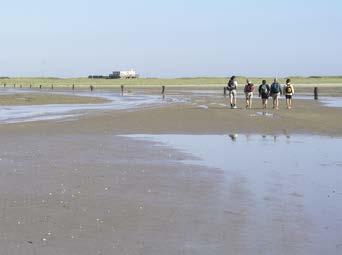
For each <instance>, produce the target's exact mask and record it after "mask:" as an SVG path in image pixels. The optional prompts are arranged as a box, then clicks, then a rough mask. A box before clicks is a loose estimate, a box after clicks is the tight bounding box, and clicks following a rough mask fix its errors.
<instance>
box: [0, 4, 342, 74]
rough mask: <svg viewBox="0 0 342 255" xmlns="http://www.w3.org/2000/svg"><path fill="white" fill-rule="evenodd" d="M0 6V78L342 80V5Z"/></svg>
mask: <svg viewBox="0 0 342 255" xmlns="http://www.w3.org/2000/svg"><path fill="white" fill-rule="evenodd" d="M0 4H1V5H0V6H1V9H0V32H1V37H0V40H1V43H0V76H11V77H12V76H17V77H18V76H20V77H24V76H36V77H37V76H45V77H52V76H53V77H81V76H87V75H90V74H102V75H107V74H109V73H110V72H112V71H114V70H126V69H129V68H134V69H136V70H137V71H138V73H140V75H141V76H142V77H165V78H169V77H170V78H171V77H197V76H225V77H226V76H231V75H233V74H234V75H245V76H278V77H283V76H290V75H292V76H293V75H300V76H309V75H342V60H341V59H342V42H341V41H342V1H341V0H325V1H321V0H286V1H285V0H279V1H274V0H273V1H272V0H254V1H253V0H241V1H229V0H210V1H209V0H165V1H161V0H159V1H158V0H130V1H116V0H96V1H95V0H58V1H57V0H55V1H53V0H50V1H49V0H30V1H28V0H11V1H7V0H0Z"/></svg>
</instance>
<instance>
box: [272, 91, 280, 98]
mask: <svg viewBox="0 0 342 255" xmlns="http://www.w3.org/2000/svg"><path fill="white" fill-rule="evenodd" d="M271 96H272V98H273V99H277V98H279V97H280V92H278V93H272V94H271Z"/></svg>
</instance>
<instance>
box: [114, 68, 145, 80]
mask: <svg viewBox="0 0 342 255" xmlns="http://www.w3.org/2000/svg"><path fill="white" fill-rule="evenodd" d="M113 73H114V72H113ZM138 77H139V75H138V74H137V72H136V71H135V70H134V69H130V70H128V71H120V78H122V79H135V78H138Z"/></svg>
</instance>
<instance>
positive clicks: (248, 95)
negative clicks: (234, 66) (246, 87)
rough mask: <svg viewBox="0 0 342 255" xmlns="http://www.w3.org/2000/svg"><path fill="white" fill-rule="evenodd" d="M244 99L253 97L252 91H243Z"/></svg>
mask: <svg viewBox="0 0 342 255" xmlns="http://www.w3.org/2000/svg"><path fill="white" fill-rule="evenodd" d="M245 95H246V99H251V98H253V92H245Z"/></svg>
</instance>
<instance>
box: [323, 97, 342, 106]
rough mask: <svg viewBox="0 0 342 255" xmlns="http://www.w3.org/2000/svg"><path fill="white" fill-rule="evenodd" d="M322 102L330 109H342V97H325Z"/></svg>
mask: <svg viewBox="0 0 342 255" xmlns="http://www.w3.org/2000/svg"><path fill="white" fill-rule="evenodd" d="M320 102H322V103H323V104H324V105H325V106H328V107H342V98H341V97H324V98H321V99H320Z"/></svg>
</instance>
